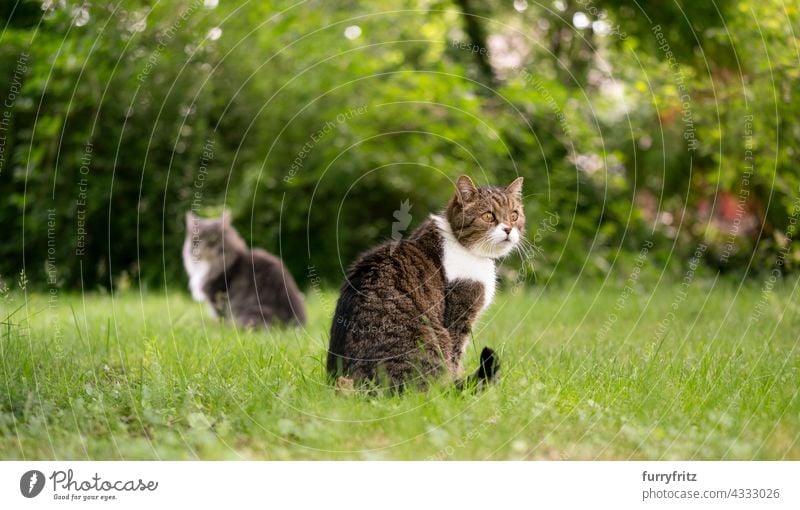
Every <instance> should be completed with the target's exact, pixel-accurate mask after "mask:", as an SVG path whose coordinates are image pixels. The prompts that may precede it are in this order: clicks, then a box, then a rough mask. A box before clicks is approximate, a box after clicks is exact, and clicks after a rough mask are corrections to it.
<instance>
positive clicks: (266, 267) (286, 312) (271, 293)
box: [245, 248, 306, 324]
mask: <svg viewBox="0 0 800 510" xmlns="http://www.w3.org/2000/svg"><path fill="white" fill-rule="evenodd" d="M245 256H246V257H247V259H248V262H249V264H248V265H250V267H251V268H252V272H250V274H248V275H246V277H247V278H248V279H249V280H250V282H252V284H253V285H254V286H255V288H256V289H257V292H258V301H259V302H260V303H262V304H265V305H267V306H269V307H270V308H271V309H272V310H273V311H274V313H275V314H276V315H277V316H278V318H279V319H281V320H283V321H284V322H286V321H291V320H293V319H294V320H297V322H299V323H300V324H303V323H305V319H306V317H305V306H304V302H303V301H304V300H303V295H302V293H301V292H300V289H299V288H298V286H297V283H296V282H295V280H294V278H293V277H292V275H291V273H290V272H289V270H288V269H287V268H286V266H285V265H284V263H283V261H282V260H281V259H280V258H279V257H277V256H275V255H273V254H272V253H270V252H268V251H266V250H263V249H261V248H253V249H252V250H249V251H248V253H247V254H246V255H245Z"/></svg>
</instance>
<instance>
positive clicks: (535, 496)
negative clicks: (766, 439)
mask: <svg viewBox="0 0 800 510" xmlns="http://www.w3.org/2000/svg"><path fill="white" fill-rule="evenodd" d="M0 480H2V485H0V502H2V508H14V509H17V508H20V509H26V508H31V509H33V508H88V507H92V508H108V509H111V508H113V509H123V508H135V509H141V508H144V507H148V506H152V507H153V508H165V507H167V506H168V505H170V506H172V505H198V506H202V507H203V508H213V507H226V508H231V509H233V508H236V509H237V510H239V509H242V508H304V509H305V508H324V509H326V510H328V509H340V508H341V509H348V510H352V509H359V508H380V509H381V510H383V509H394V508H397V509H404V510H416V509H417V508H419V509H422V508H434V507H438V508H441V509H445V508H458V509H459V510H461V509H472V508H475V509H481V510H489V509H497V510H510V509H517V508H526V509H527V508H531V509H533V508H592V509H594V508H613V509H627V508H637V509H638V508H653V509H670V508H697V509H699V508H702V509H714V508H719V509H721V510H722V509H728V508H747V509H753V510H755V509H776V510H777V509H798V508H800V489H799V488H798V481H800V462H24V461H14V462H0Z"/></svg>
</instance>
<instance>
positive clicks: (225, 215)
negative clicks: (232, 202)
mask: <svg viewBox="0 0 800 510" xmlns="http://www.w3.org/2000/svg"><path fill="white" fill-rule="evenodd" d="M222 224H223V225H225V226H226V227H230V226H231V212H230V211H229V210H227V209H225V210H224V211H222Z"/></svg>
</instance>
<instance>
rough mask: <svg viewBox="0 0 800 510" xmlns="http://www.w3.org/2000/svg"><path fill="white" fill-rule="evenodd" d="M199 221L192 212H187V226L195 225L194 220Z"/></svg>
mask: <svg viewBox="0 0 800 510" xmlns="http://www.w3.org/2000/svg"><path fill="white" fill-rule="evenodd" d="M196 219H197V216H195V215H194V213H193V212H192V211H186V224H187V225H191V224H192V223H194V220H196Z"/></svg>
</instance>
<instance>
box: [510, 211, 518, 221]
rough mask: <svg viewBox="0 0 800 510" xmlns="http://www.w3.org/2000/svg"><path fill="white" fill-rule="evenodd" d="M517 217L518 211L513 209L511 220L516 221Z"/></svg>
mask: <svg viewBox="0 0 800 510" xmlns="http://www.w3.org/2000/svg"><path fill="white" fill-rule="evenodd" d="M518 219H519V213H518V212H517V211H514V212H512V213H511V221H517V220H518Z"/></svg>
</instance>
